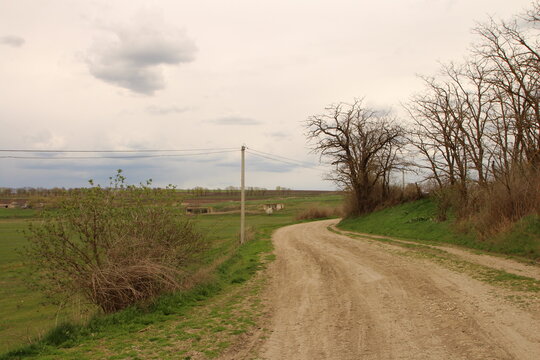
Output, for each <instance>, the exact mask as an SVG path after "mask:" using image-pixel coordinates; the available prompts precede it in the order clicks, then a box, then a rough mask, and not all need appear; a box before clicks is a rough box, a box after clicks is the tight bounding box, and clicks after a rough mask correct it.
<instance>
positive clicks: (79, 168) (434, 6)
mask: <svg viewBox="0 0 540 360" xmlns="http://www.w3.org/2000/svg"><path fill="white" fill-rule="evenodd" d="M529 5H530V1H529V0H512V1H509V0H378V1H373V0H370V1H367V0H272V1H266V0H228V1H221V0H213V1H209V0H197V1H182V0H170V1H169V0H154V1H150V0H145V1H143V0H114V1H111V0H100V1H90V0H47V1H39V0H0V149H36V150H38V149H39V150H141V149H228V148H233V149H238V150H235V151H232V152H222V153H213V154H207V155H190V156H182V157H180V156H164V157H160V158H145V157H137V158H131V159H110V158H104V159H94V158H89V157H94V156H103V155H106V154H103V153H97V154H91V153H68V154H63V155H58V154H45V155H40V156H46V157H47V158H50V159H39V160H37V159H13V158H0V187H22V186H44V187H52V186H65V187H73V186H84V185H85V184H86V181H87V180H88V179H90V178H93V179H96V180H97V181H98V182H101V183H105V180H106V179H107V178H108V176H110V175H113V174H114V172H115V169H118V168H122V169H124V171H125V173H126V175H127V177H128V180H129V181H130V182H139V181H143V180H144V179H148V178H152V179H154V183H155V184H158V185H166V184H169V183H172V184H175V185H178V186H179V187H182V188H185V187H194V186H205V187H213V188H215V187H225V186H229V185H238V183H239V164H240V151H239V148H240V147H241V146H242V144H245V145H247V146H248V147H249V148H252V149H254V150H258V151H262V152H265V153H270V154H276V155H280V156H285V157H288V158H292V159H298V160H301V161H305V162H308V163H316V162H317V161H318V158H317V157H316V156H314V155H312V154H309V148H308V145H307V144H306V141H305V137H304V135H303V133H304V130H303V128H302V122H303V121H304V120H305V119H306V118H307V117H308V116H310V115H313V114H317V113H320V112H322V110H323V109H324V107H325V106H326V105H328V104H331V103H335V102H338V101H345V102H350V101H352V100H353V99H354V98H359V97H365V98H366V102H367V103H368V104H369V105H370V106H373V107H384V108H388V107H390V108H393V109H394V110H395V111H396V112H397V113H399V112H400V103H402V102H405V101H407V99H408V98H409V97H410V96H411V95H412V94H413V93H414V92H415V91H418V90H419V89H420V87H421V82H420V81H419V80H418V78H417V77H416V76H417V75H418V74H424V75H429V74H433V73H435V72H436V71H437V69H438V67H439V65H438V64H439V63H440V62H448V61H451V60H455V61H459V60H460V59H462V58H463V57H464V56H465V54H466V52H467V48H468V47H469V45H470V44H471V43H472V42H473V41H474V39H475V38H474V35H473V34H472V33H471V29H472V28H473V27H474V26H475V23H476V22H477V21H485V20H486V19H487V18H488V16H493V17H496V18H506V19H507V18H509V17H511V16H512V15H514V14H517V13H521V12H522V11H523V9H525V8H527V7H529ZM213 151H214V150H200V151H195V152H194V154H201V153H208V152H213ZM223 151H225V150H223ZM164 154H167V155H177V154H183V155H186V153H164ZM259 154H260V153H259ZM11 155H16V156H27V157H34V156H35V155H34V154H31V153H18V154H12V153H5V152H2V153H0V157H2V156H4V157H5V156H11ZM135 155H138V154H136V153H126V154H109V156H135ZM59 156H71V157H73V156H82V157H86V158H85V159H57V158H58V157H59ZM246 158H247V165H246V167H247V185H248V186H259V187H266V188H274V187H276V186H278V185H279V186H286V187H291V188H295V189H332V188H334V185H333V184H332V183H329V182H326V181H324V180H323V179H322V171H323V170H324V168H306V167H301V166H295V165H293V164H291V163H285V162H275V161H272V160H270V159H268V158H263V157H258V156H255V155H254V154H253V153H249V154H247V156H246ZM281 159H283V158H281Z"/></svg>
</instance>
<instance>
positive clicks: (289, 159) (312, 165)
mask: <svg viewBox="0 0 540 360" xmlns="http://www.w3.org/2000/svg"><path fill="white" fill-rule="evenodd" d="M248 150H251V151H255V152H256V153H259V154H264V155H267V156H272V157H277V158H281V159H285V160H288V161H293V162H295V163H299V164H301V165H302V166H307V167H317V166H319V165H317V164H313V163H309V162H307V161H301V160H296V159H292V158H289V157H286V156H281V155H276V154H270V153H267V152H264V151H259V150H255V149H253V148H250V147H248Z"/></svg>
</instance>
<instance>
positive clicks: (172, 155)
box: [0, 148, 238, 160]
mask: <svg viewBox="0 0 540 360" xmlns="http://www.w3.org/2000/svg"><path fill="white" fill-rule="evenodd" d="M236 151H238V149H236V148H235V149H234V150H223V151H207V152H201V153H190V154H156V155H134V156H60V157H44V156H14V155H5V156H0V159H23V160H77V159H78V160H88V159H124V160H129V159H148V158H160V157H188V156H203V155H212V154H224V153H230V152H236ZM45 152H48V151H45ZM66 152H78V151H66ZM96 152H102V151H96ZM103 152H106V151H103ZM134 152H135V151H134Z"/></svg>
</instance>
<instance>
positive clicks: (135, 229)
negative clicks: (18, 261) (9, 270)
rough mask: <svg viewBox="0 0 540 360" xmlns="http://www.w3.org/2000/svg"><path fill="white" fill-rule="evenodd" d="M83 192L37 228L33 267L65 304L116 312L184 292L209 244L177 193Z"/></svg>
mask: <svg viewBox="0 0 540 360" xmlns="http://www.w3.org/2000/svg"><path fill="white" fill-rule="evenodd" d="M123 180H124V178H123V177H121V176H120V173H119V174H118V175H117V177H116V178H115V179H114V182H113V185H114V186H112V187H111V188H101V187H98V186H95V187H92V188H89V189H81V190H80V191H79V192H78V193H77V194H75V195H74V196H72V197H70V198H68V199H67V200H66V201H65V202H64V203H63V204H62V206H61V207H60V208H59V209H58V210H57V211H56V212H54V213H53V214H52V215H51V216H49V217H46V218H44V220H43V222H42V223H41V224H38V225H33V226H31V227H30V230H29V232H28V234H27V235H28V238H29V241H30V246H29V248H28V249H27V258H28V261H29V263H30V264H29V265H30V266H32V267H33V268H34V269H35V270H36V274H37V277H38V282H39V284H40V285H41V286H42V287H43V289H44V290H45V291H46V292H47V293H48V294H50V295H51V296H53V297H55V298H60V299H62V300H64V299H66V298H69V297H70V296H73V295H82V296H84V297H85V298H86V299H87V300H88V301H89V302H91V303H93V304H95V305H97V306H98V307H100V308H101V309H102V310H103V311H104V312H107V313H109V312H114V311H117V310H120V309H123V308H125V307H127V306H130V305H132V304H135V303H138V302H141V301H145V300H149V299H152V298H154V297H156V296H157V295H159V294H162V293H164V292H169V291H173V290H175V289H178V288H180V286H181V285H182V283H183V282H184V281H185V278H186V276H188V275H189V269H190V268H193V265H194V263H196V262H197V261H198V258H199V256H200V255H201V253H202V252H203V251H205V249H206V247H207V245H206V243H205V242H204V241H203V239H202V237H201V235H200V234H198V233H197V232H196V231H195V230H194V228H193V226H192V224H191V223H190V222H189V220H187V219H186V218H185V217H183V216H181V215H180V211H178V209H175V208H174V207H171V206H169V204H168V200H167V199H169V198H173V197H171V196H169V195H171V193H170V192H171V191H174V190H172V189H165V190H163V189H150V188H148V187H147V186H143V185H141V186H140V187H134V186H125V185H123Z"/></svg>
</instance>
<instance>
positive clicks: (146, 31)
mask: <svg viewBox="0 0 540 360" xmlns="http://www.w3.org/2000/svg"><path fill="white" fill-rule="evenodd" d="M107 35H108V36H107V37H104V38H101V39H99V40H96V41H95V42H94V44H93V45H92V47H91V48H90V50H89V51H88V55H87V64H88V69H89V71H90V73H91V74H92V75H93V76H94V77H96V78H97V79H100V80H103V81H105V82H107V83H110V84H113V85H116V86H120V87H122V88H125V89H129V90H131V91H133V92H136V93H140V94H145V95H153V94H154V92H155V91H156V90H160V89H163V88H165V78H164V76H163V66H164V65H179V64H181V63H188V62H191V61H193V60H194V59H195V53H196V52H197V47H196V46H195V43H194V42H193V41H192V40H191V39H189V38H188V37H187V35H186V34H185V32H184V31H180V30H174V29H169V28H167V27H165V26H164V25H163V24H160V23H159V22H157V21H153V22H148V21H147V22H145V23H143V24H139V23H138V22H136V23H135V25H131V26H123V27H116V28H109V29H108V34H107Z"/></svg>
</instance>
